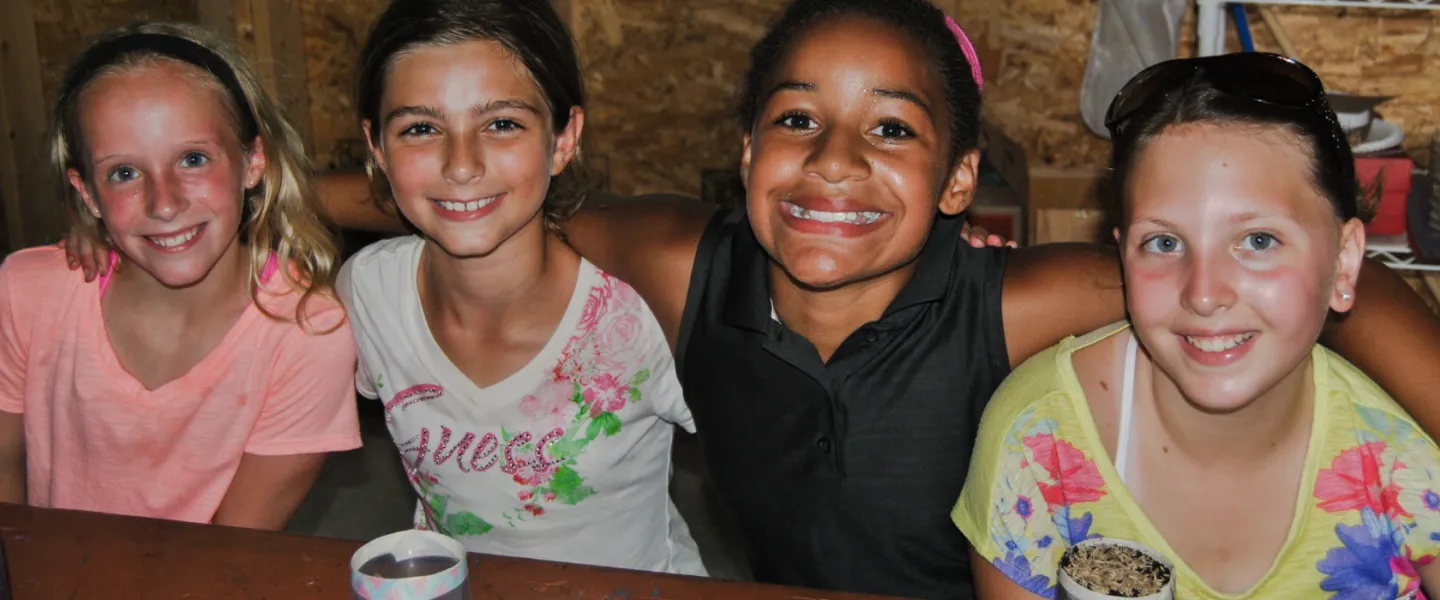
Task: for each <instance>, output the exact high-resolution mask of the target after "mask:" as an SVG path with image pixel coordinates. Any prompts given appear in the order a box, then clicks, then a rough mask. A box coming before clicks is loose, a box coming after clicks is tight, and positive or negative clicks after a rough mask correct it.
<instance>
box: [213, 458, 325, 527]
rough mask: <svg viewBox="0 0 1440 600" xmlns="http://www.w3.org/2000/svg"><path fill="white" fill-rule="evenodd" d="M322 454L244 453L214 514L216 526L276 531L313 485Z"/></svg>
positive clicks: (283, 524) (323, 459) (287, 520)
mask: <svg viewBox="0 0 1440 600" xmlns="http://www.w3.org/2000/svg"><path fill="white" fill-rule="evenodd" d="M325 457H326V455H325V454H323V453H322V454H298V455H291V456H258V455H254V454H246V455H245V457H244V458H243V459H241V461H240V468H239V469H238V470H237V471H236V473H235V480H234V481H233V482H231V484H230V489H229V491H227V492H226V493H225V499H224V500H222V501H221V502H220V508H219V509H218V510H216V511H215V518H214V519H213V522H214V523H215V524H216V525H228V526H231V527H246V528H250V529H268V530H271V531H279V530H281V529H284V528H285V525H286V524H287V523H289V522H290V517H291V516H292V515H294V514H295V510H296V509H298V508H299V507H300V502H302V501H303V500H305V495H306V494H308V493H309V492H310V488H311V487H312V486H313V485H315V477H316V476H317V475H319V474H320V468H321V467H322V466H324V464H325Z"/></svg>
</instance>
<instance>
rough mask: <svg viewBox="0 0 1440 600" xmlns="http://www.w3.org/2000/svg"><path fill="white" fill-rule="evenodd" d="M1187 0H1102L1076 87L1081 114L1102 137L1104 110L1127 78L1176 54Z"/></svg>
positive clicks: (1108, 135) (1108, 106)
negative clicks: (1083, 73) (1087, 57)
mask: <svg viewBox="0 0 1440 600" xmlns="http://www.w3.org/2000/svg"><path fill="white" fill-rule="evenodd" d="M1188 6H1189V1H1188V0H1100V9H1099V11H1098V14H1097V15H1096V17H1095V35H1094V37H1093V38H1091V40H1090V60H1089V62H1088V63H1087V64H1086V65H1085V83H1084V84H1083V85H1082V86H1081V88H1080V114H1081V116H1082V117H1083V118H1084V119H1085V125H1086V126H1087V127H1089V128H1090V130H1091V131H1093V132H1095V133H1097V134H1099V135H1100V136H1101V137H1104V138H1106V139H1109V138H1110V132H1108V131H1106V130H1105V111H1106V110H1108V109H1109V108H1110V101H1111V100H1113V99H1114V98H1115V94H1117V93H1119V92H1120V88H1122V87H1124V86H1125V82H1127V81H1130V78H1131V77H1134V76H1135V74H1137V73H1139V72H1140V71H1141V70H1143V69H1144V68H1145V67H1148V66H1150V65H1153V64H1156V63H1159V62H1163V61H1166V60H1169V59H1172V58H1175V55H1176V53H1177V51H1178V50H1179V45H1180V20H1181V19H1182V18H1184V16H1185V10H1186V8H1187V7H1188Z"/></svg>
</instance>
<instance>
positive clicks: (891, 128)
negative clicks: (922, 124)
mask: <svg viewBox="0 0 1440 600" xmlns="http://www.w3.org/2000/svg"><path fill="white" fill-rule="evenodd" d="M870 133H872V134H875V135H878V136H880V137H883V138H887V139H897V138H912V137H915V132H914V131H911V130H910V128H909V127H906V126H905V125H904V124H903V123H900V122H898V121H886V122H884V123H881V124H880V126H879V127H876V128H874V129H871V130H870Z"/></svg>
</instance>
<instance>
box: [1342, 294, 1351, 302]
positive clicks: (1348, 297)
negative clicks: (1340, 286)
mask: <svg viewBox="0 0 1440 600" xmlns="http://www.w3.org/2000/svg"><path fill="white" fill-rule="evenodd" d="M1340 299H1341V300H1344V301H1346V302H1349V301H1350V292H1340Z"/></svg>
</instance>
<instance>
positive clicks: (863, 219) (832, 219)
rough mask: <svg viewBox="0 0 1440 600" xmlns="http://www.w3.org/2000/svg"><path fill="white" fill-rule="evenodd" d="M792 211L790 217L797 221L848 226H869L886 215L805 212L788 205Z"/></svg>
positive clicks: (874, 213) (872, 212)
mask: <svg viewBox="0 0 1440 600" xmlns="http://www.w3.org/2000/svg"><path fill="white" fill-rule="evenodd" d="M787 206H788V207H789V209H790V216H792V217H795V218H797V219H806V220H809V221H819V222H821V223H845V224H847V225H869V224H871V223H874V222H876V221H879V220H880V217H882V216H885V213H881V212H875V211H857V212H826V211H823V210H805V209H803V208H800V207H799V206H795V205H794V204H789V203H787Z"/></svg>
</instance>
